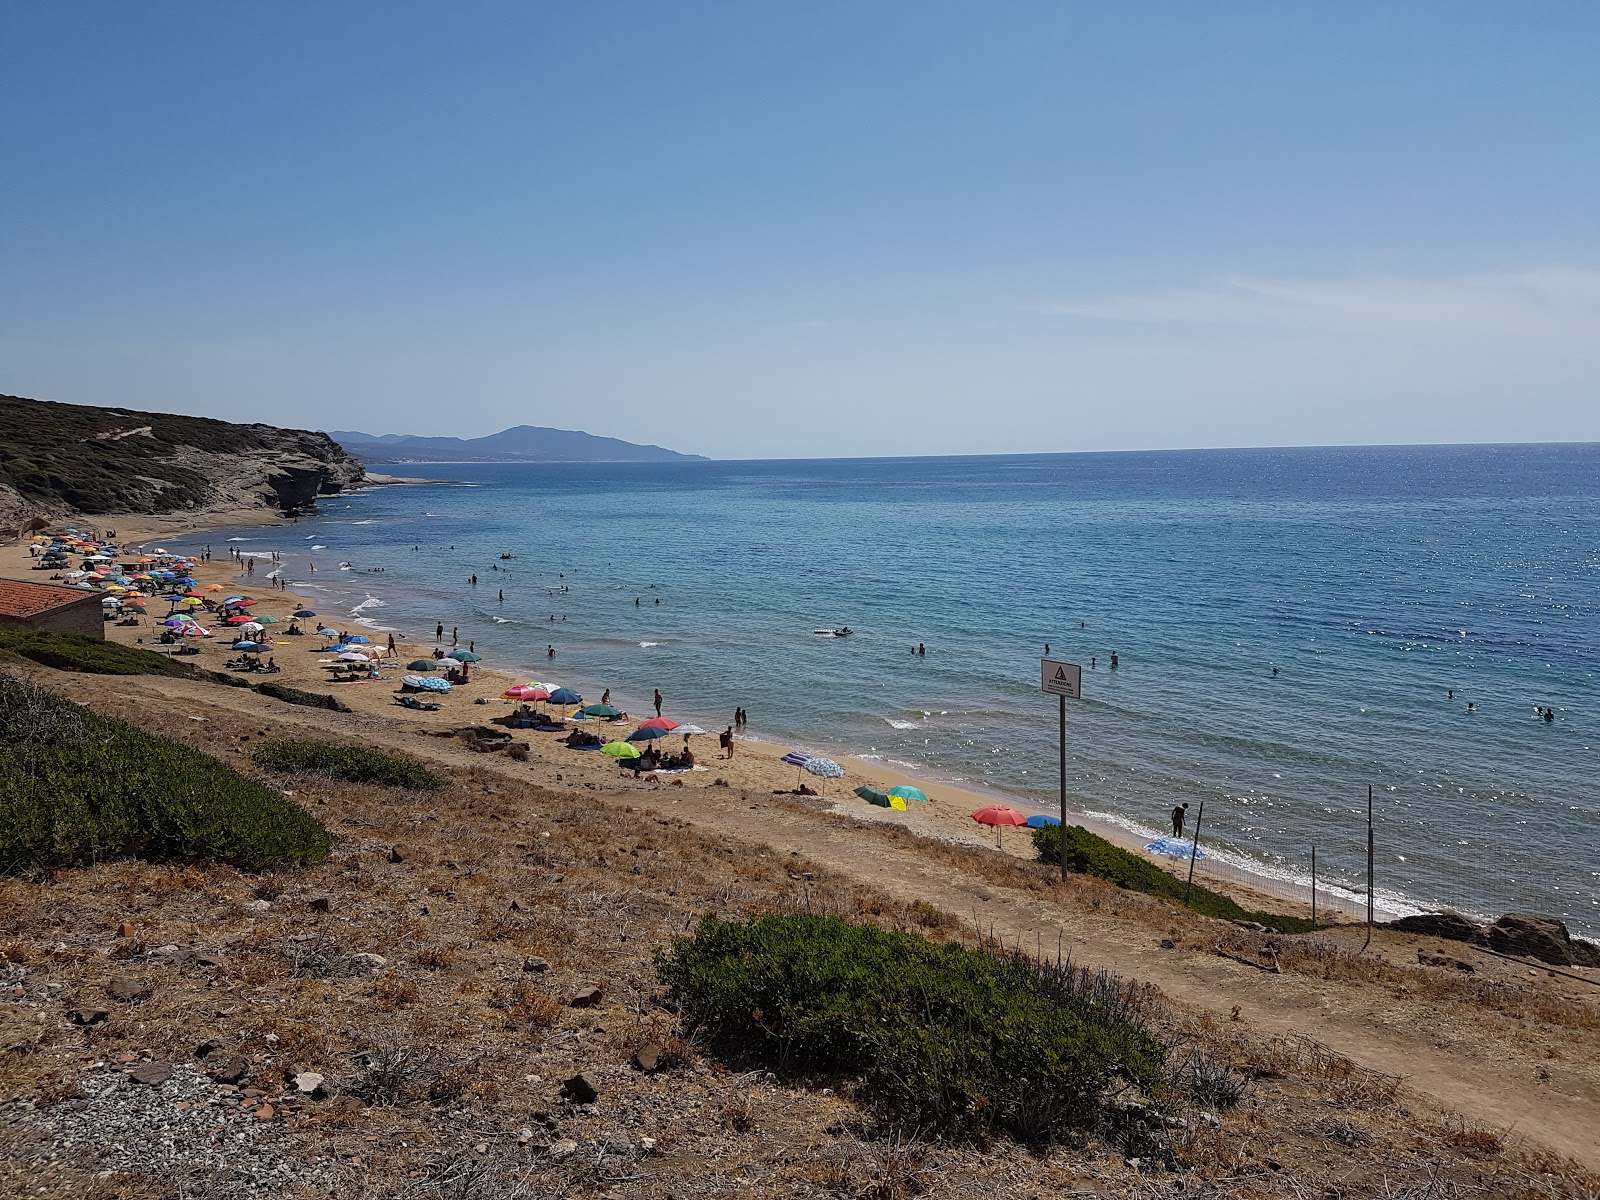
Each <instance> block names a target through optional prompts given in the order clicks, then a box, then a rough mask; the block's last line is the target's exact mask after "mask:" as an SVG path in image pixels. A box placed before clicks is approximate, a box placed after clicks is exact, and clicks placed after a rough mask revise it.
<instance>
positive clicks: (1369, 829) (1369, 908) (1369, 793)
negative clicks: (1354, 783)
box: [1361, 783, 1372, 950]
mask: <svg viewBox="0 0 1600 1200" xmlns="http://www.w3.org/2000/svg"><path fill="white" fill-rule="evenodd" d="M1370 945H1372V785H1371V784H1370V783H1369V784H1367V940H1366V941H1364V942H1362V943H1361V949H1362V950H1365V949H1366V948H1367V947H1368V946H1370Z"/></svg>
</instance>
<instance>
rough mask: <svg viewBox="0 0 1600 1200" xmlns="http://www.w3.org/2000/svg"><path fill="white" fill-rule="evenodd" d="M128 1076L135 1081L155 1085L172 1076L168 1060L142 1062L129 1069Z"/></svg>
mask: <svg viewBox="0 0 1600 1200" xmlns="http://www.w3.org/2000/svg"><path fill="white" fill-rule="evenodd" d="M128 1078H129V1079H131V1080H133V1081H134V1082H135V1083H143V1084H148V1085H149V1086H151V1087H156V1086H158V1085H159V1084H163V1083H165V1082H166V1081H167V1080H169V1079H171V1078H172V1064H171V1063H169V1062H143V1063H140V1064H139V1065H138V1066H136V1067H134V1068H132V1069H131V1070H129V1072H128Z"/></svg>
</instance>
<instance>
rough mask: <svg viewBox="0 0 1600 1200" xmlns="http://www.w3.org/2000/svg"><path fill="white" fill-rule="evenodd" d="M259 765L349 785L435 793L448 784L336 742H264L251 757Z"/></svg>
mask: <svg viewBox="0 0 1600 1200" xmlns="http://www.w3.org/2000/svg"><path fill="white" fill-rule="evenodd" d="M251 757H252V758H254V759H255V761H256V765H257V766H261V767H266V768H267V769H268V770H272V771H303V772H305V773H307V774H309V775H321V776H323V777H324V778H327V779H342V780H344V781H345V782H347V783H377V784H382V785H383V786H384V787H400V788H411V789H413V790H422V791H427V790H432V789H434V788H442V787H443V786H444V784H445V781H444V780H443V779H441V778H440V777H439V776H438V775H435V774H434V773H433V772H432V771H430V770H428V768H427V767H425V766H423V765H422V764H421V763H419V762H417V761H415V760H414V759H409V758H401V757H400V756H399V755H397V754H384V753H383V752H382V751H379V750H369V749H367V748H366V747H365V746H340V745H336V744H335V743H333V742H262V743H261V744H260V745H259V746H257V747H256V748H255V753H254V754H252V755H251Z"/></svg>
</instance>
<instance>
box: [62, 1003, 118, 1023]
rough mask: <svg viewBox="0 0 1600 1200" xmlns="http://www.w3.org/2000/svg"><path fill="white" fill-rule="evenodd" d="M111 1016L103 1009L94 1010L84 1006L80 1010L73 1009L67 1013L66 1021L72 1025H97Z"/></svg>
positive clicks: (89, 1006) (90, 1006) (91, 1007)
mask: <svg viewBox="0 0 1600 1200" xmlns="http://www.w3.org/2000/svg"><path fill="white" fill-rule="evenodd" d="M110 1015H111V1014H110V1013H108V1012H107V1011H106V1010H105V1009H103V1008H96V1007H94V1006H93V1005H89V1004H86V1005H84V1006H83V1007H81V1008H74V1009H72V1010H71V1011H70V1012H68V1013H67V1020H69V1021H71V1022H72V1023H73V1024H74V1025H98V1024H100V1022H102V1021H104V1020H105V1019H106V1018H107V1017H109V1016H110Z"/></svg>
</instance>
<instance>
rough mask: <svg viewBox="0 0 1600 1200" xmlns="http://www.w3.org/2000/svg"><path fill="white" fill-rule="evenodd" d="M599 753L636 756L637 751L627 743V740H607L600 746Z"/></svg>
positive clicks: (627, 756) (617, 756) (612, 755)
mask: <svg viewBox="0 0 1600 1200" xmlns="http://www.w3.org/2000/svg"><path fill="white" fill-rule="evenodd" d="M600 753H601V754H609V755H611V757H612V758H638V757H639V751H638V750H636V749H635V748H634V747H632V746H630V745H628V743H627V742H607V743H606V744H605V745H604V746H601V747H600Z"/></svg>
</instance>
